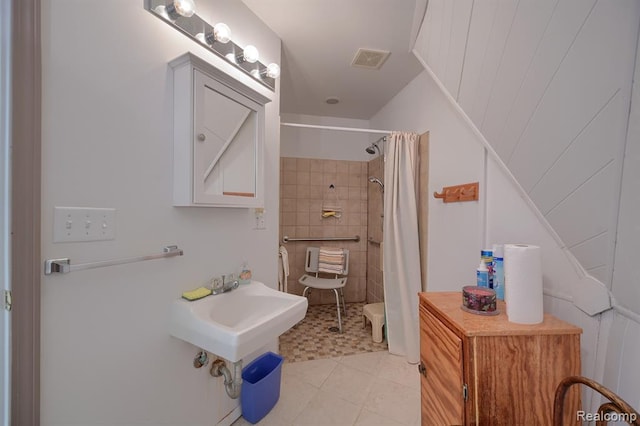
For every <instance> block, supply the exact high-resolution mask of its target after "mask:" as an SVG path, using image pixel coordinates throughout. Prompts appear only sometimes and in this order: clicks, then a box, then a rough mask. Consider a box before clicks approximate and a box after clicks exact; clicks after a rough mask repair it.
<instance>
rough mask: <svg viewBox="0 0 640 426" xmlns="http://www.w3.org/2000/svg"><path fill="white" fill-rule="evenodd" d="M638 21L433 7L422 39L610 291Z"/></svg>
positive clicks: (566, 0) (622, 9)
mask: <svg viewBox="0 0 640 426" xmlns="http://www.w3.org/2000/svg"><path fill="white" fill-rule="evenodd" d="M639 16H640V2H638V1H636V0H621V1H615V2H611V1H606V0H587V1H585V0H541V1H536V2H517V1H506V2H497V1H482V2H473V1H471V0H453V1H448V0H447V1H444V0H434V1H431V2H429V8H428V10H427V14H426V17H425V25H424V26H423V31H422V32H421V33H420V34H419V36H418V39H417V42H416V50H417V51H418V52H419V54H420V55H421V56H422V57H423V58H424V60H425V62H426V63H427V64H429V67H430V68H431V69H432V70H433V72H434V73H435V74H436V76H437V77H438V79H439V80H440V81H442V82H443V84H444V85H445V87H446V89H447V91H448V92H449V93H450V94H451V95H452V97H453V98H454V99H455V100H456V102H457V103H458V104H459V105H460V106H461V107H462V109H463V110H464V111H465V114H466V115H467V116H468V117H469V118H470V119H471V121H472V122H473V123H474V125H475V126H476V127H477V128H478V129H479V130H480V131H481V132H482V134H483V136H484V137H485V138H486V140H488V141H489V143H490V144H491V147H492V148H493V149H494V150H495V151H496V152H497V154H498V155H499V157H500V158H501V160H502V161H503V162H504V163H505V164H506V165H507V166H508V167H509V169H510V171H511V173H512V174H513V175H514V176H515V177H516V179H517V180H518V183H519V184H520V186H521V187H522V188H523V189H524V190H525V192H526V193H527V195H528V196H529V197H530V198H531V199H532V200H533V202H534V203H535V205H536V206H537V208H538V209H539V210H540V212H542V214H543V215H544V217H545V218H546V220H547V221H548V222H549V223H550V224H551V225H552V226H553V228H554V230H555V232H557V234H558V235H559V236H560V237H561V238H562V240H563V242H564V244H566V245H567V246H568V248H569V249H570V251H571V252H572V254H573V255H574V256H575V257H576V258H577V259H578V260H579V261H580V262H581V264H582V266H583V267H584V268H585V269H586V270H587V271H588V273H589V274H591V275H592V276H594V277H595V278H596V279H598V280H599V281H600V282H602V283H604V284H605V285H606V286H607V287H609V288H610V287H611V277H612V271H613V255H614V246H615V235H616V222H617V207H618V206H617V202H616V200H617V196H618V193H619V190H620V171H621V168H622V158H623V152H624V142H625V135H626V126H627V112H628V108H629V101H630V95H631V77H632V73H633V68H634V63H635V46H636V41H637V36H638V17H639ZM593 194H599V196H598V199H597V201H596V200H595V199H594V197H593ZM577 211H580V212H581V214H580V215H576V214H575V212H577Z"/></svg>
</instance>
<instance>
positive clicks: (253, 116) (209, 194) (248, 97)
mask: <svg viewBox="0 0 640 426" xmlns="http://www.w3.org/2000/svg"><path fill="white" fill-rule="evenodd" d="M171 67H172V68H173V72H174V205H176V206H211V207H261V206H262V205H263V200H264V196H263V192H264V188H263V186H264V184H263V150H264V105H265V103H267V102H269V99H268V98H266V97H265V96H263V95H261V94H260V93H258V92H257V91H255V90H253V89H251V88H250V87H248V86H246V85H244V84H242V83H240V82H238V81H237V80H235V79H233V78H232V77H230V76H229V75H227V74H226V73H223V72H222V71H220V70H218V69H217V68H215V67H213V66H212V65H210V64H209V63H207V62H205V61H203V60H202V59H200V58H198V57H196V56H194V55H193V54H190V53H188V54H185V55H183V56H181V57H179V58H177V59H176V60H174V61H172V62H171Z"/></svg>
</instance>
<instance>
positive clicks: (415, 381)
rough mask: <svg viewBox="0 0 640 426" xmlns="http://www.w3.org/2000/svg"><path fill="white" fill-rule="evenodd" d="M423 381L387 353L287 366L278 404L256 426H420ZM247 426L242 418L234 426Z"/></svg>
mask: <svg viewBox="0 0 640 426" xmlns="http://www.w3.org/2000/svg"><path fill="white" fill-rule="evenodd" d="M419 377H420V376H419V374H418V370H417V367H416V366H415V365H411V364H408V363H407V362H406V361H405V359H404V357H399V356H395V355H391V354H390V353H388V352H386V351H380V352H366V353H360V354H357V355H347V356H340V357H335V358H326V359H318V360H313V361H300V362H293V363H285V364H284V365H283V366H282V382H281V388H280V399H279V401H278V402H277V404H276V405H275V407H273V409H272V410H271V412H269V414H267V415H266V416H265V417H264V418H263V419H262V420H261V421H260V422H258V424H259V425H267V426H268V425H278V426H303V425H326V426H334V425H345V426H365V425H371V426H374V425H385V426H418V425H419V424H420V379H419ZM249 424H250V423H249V422H248V421H246V420H245V419H244V418H242V417H240V418H239V419H238V420H236V421H235V422H234V423H233V426H246V425H249Z"/></svg>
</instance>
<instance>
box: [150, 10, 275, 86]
mask: <svg viewBox="0 0 640 426" xmlns="http://www.w3.org/2000/svg"><path fill="white" fill-rule="evenodd" d="M144 7H145V9H147V10H148V11H149V12H151V13H152V14H154V15H156V16H157V17H159V18H161V19H162V20H163V21H164V22H166V23H167V24H169V25H171V26H172V27H174V28H175V29H177V30H178V31H180V32H181V33H183V34H185V35H186V36H188V37H190V38H191V39H193V40H196V41H197V42H199V43H200V45H202V46H204V47H206V48H208V49H209V50H211V51H212V52H214V53H215V54H217V55H218V56H220V57H222V58H224V59H226V60H227V61H228V62H229V63H231V64H233V65H234V66H235V67H236V68H239V69H240V70H242V71H243V72H245V73H247V74H248V75H250V76H251V77H253V78H254V79H256V80H257V81H259V82H260V83H261V84H263V85H265V86H266V87H268V88H269V89H271V90H275V87H276V82H275V79H276V78H278V77H279V76H280V66H279V65H278V64H276V63H270V64H269V65H264V64H263V63H261V62H260V61H259V59H260V55H259V53H258V49H257V48H256V47H255V46H253V45H247V46H245V48H244V49H243V48H242V47H240V46H238V45H237V44H235V43H233V41H232V40H231V30H230V29H229V27H228V26H227V25H226V24H224V23H222V22H219V23H217V24H215V25H213V26H212V25H211V24H209V23H207V22H206V21H205V20H203V19H202V18H201V17H200V16H198V14H197V13H195V10H196V7H195V1H194V0H145V5H144Z"/></svg>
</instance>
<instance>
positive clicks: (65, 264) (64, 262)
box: [44, 245, 184, 275]
mask: <svg viewBox="0 0 640 426" xmlns="http://www.w3.org/2000/svg"><path fill="white" fill-rule="evenodd" d="M183 254H184V252H183V251H182V249H179V248H178V246H175V245H174V246H166V247H164V248H163V249H162V253H159V254H152V255H149V256H139V257H131V258H129V259H119V260H105V261H102V262H91V263H80V264H78V265H72V264H71V259H69V258H68V257H65V258H62V259H47V260H45V261H44V274H45V275H51V274H53V273H61V274H66V273H67V272H73V271H82V270H84V269H94V268H103V267H105V266H114V265H123V264H125V263H133V262H142V261H145V260H153V259H162V258H164V257H174V256H182V255H183Z"/></svg>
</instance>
